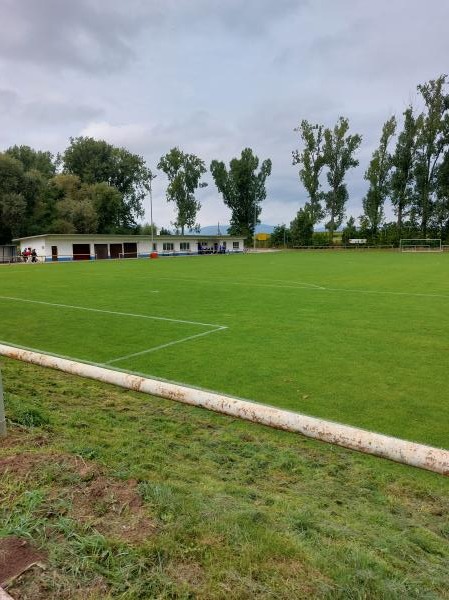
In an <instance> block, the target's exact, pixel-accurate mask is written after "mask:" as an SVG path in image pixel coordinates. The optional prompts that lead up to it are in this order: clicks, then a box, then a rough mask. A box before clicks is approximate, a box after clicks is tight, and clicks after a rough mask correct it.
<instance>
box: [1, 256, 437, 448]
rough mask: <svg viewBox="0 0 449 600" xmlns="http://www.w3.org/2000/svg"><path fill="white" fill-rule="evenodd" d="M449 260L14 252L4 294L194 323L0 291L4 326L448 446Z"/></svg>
mask: <svg viewBox="0 0 449 600" xmlns="http://www.w3.org/2000/svg"><path fill="white" fill-rule="evenodd" d="M448 267H449V255H448V254H431V255H426V254H417V255H410V254H400V253H390V252H385V253H382V252H366V253H362V252H354V251H348V252H344V251H342V252H338V253H337V252H335V253H331V252H322V253H320V252H310V253H294V252H290V253H289V252H284V253H275V254H264V255H240V256H212V257H197V258H190V259H185V258H179V259H161V260H159V261H150V260H147V261H145V260H140V261H120V262H115V261H114V262H112V261H111V262H106V261H104V262H95V263H73V264H47V265H17V266H11V267H10V266H7V267H3V268H1V269H0V296H10V297H13V298H19V299H30V300H38V301H42V302H51V303H56V304H67V305H72V306H82V307H90V308H95V309H100V310H107V311H116V312H124V313H134V314H135V313H138V314H141V315H152V316H157V317H164V318H169V319H178V320H187V321H192V322H195V323H190V324H188V323H178V322H174V321H158V320H151V319H143V318H140V317H136V316H124V315H117V314H110V313H101V312H88V311H80V310H77V309H75V308H64V307H55V306H48V305H44V304H31V303H24V302H21V301H19V300H5V299H0V310H1V321H0V339H1V340H4V341H6V342H9V343H11V344H18V345H23V346H26V347H31V348H36V349H40V350H43V351H46V352H50V353H56V354H61V355H64V356H70V357H73V358H79V359H82V360H86V361H91V362H95V363H104V362H108V361H110V360H113V361H114V362H113V366H116V367H117V368H122V369H125V370H130V371H135V372H141V373H145V374H148V375H153V376H155V377H159V378H165V379H168V380H173V381H178V382H183V383H187V384H190V385H194V386H201V387H205V388H208V389H212V390H216V391H221V392H225V393H229V394H232V395H237V396H241V397H246V398H249V399H252V400H255V401H260V402H265V403H269V404H273V405H276V406H280V407H284V408H288V409H292V410H296V411H302V412H304V413H307V414H311V415H315V416H320V417H324V418H328V419H333V420H336V421H339V422H343V423H346V424H352V425H356V426H361V427H364V428H367V429H372V430H376V431H380V432H383V433H387V434H391V435H396V436H399V437H403V438H407V439H412V440H416V441H420V442H425V443H429V444H433V445H438V446H442V447H446V448H447V447H448V436H447V431H448V422H449V404H448V402H447V398H448V392H449V384H448V378H447V363H448V361H447V357H448V351H449V310H448V308H449V277H448ZM320 287H322V288H325V289H320ZM203 324H211V325H210V326H209V325H203ZM215 325H219V326H223V327H226V329H222V330H219V331H213V329H214V326H215ZM207 332H209V333H207ZM203 333H207V335H204V336H201V334H203ZM198 335H200V337H194V338H193V339H191V340H187V341H185V342H182V343H179V344H175V345H169V346H166V347H164V348H162V349H159V350H157V351H154V352H150V353H144V354H141V355H138V356H135V357H132V358H128V359H122V360H116V359H117V358H120V357H123V356H128V355H130V354H135V353H139V352H141V351H145V350H148V349H150V348H155V347H158V346H161V345H163V346H164V345H165V344H170V343H171V342H173V341H177V340H182V339H184V338H186V337H191V336H198Z"/></svg>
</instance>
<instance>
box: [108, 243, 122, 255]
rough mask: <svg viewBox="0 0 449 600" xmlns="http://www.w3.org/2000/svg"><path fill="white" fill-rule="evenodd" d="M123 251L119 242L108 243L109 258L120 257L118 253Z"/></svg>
mask: <svg viewBox="0 0 449 600" xmlns="http://www.w3.org/2000/svg"><path fill="white" fill-rule="evenodd" d="M122 253H123V247H122V245H121V244H109V254H110V256H111V258H120V254H122Z"/></svg>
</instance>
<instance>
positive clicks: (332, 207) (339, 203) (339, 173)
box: [324, 117, 362, 243]
mask: <svg viewBox="0 0 449 600" xmlns="http://www.w3.org/2000/svg"><path fill="white" fill-rule="evenodd" d="M348 130H349V121H348V119H346V118H344V117H340V118H339V120H338V122H337V124H336V125H335V127H334V128H333V129H326V130H325V131H324V162H325V164H326V166H327V168H328V172H327V181H328V183H329V186H330V190H329V191H328V192H325V194H324V200H325V205H326V216H327V217H328V218H329V220H328V222H327V223H326V229H327V230H328V232H329V242H330V243H332V241H333V236H334V231H335V230H336V229H338V228H339V227H340V225H341V224H342V222H343V218H344V214H345V204H346V202H347V200H348V190H347V187H346V184H345V182H344V180H345V176H346V173H347V172H348V171H349V169H351V168H353V167H356V166H357V165H358V164H359V161H358V160H357V159H355V158H354V154H355V152H356V150H357V149H358V147H359V146H360V144H361V143H362V138H361V136H360V135H358V134H354V135H349V134H348Z"/></svg>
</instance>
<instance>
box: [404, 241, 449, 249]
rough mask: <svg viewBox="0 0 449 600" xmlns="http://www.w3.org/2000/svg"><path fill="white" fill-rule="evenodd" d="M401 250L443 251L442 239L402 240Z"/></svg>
mask: <svg viewBox="0 0 449 600" xmlns="http://www.w3.org/2000/svg"><path fill="white" fill-rule="evenodd" d="M399 248H400V250H401V252H442V251H443V246H442V245H441V240H437V239H431V240H428V239H423V240H420V239H410V240H401V241H400V244H399Z"/></svg>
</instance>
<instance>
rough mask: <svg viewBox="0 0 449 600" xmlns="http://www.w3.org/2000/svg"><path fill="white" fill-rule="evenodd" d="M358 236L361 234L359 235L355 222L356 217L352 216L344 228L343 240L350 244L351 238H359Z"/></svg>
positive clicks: (344, 242)
mask: <svg viewBox="0 0 449 600" xmlns="http://www.w3.org/2000/svg"><path fill="white" fill-rule="evenodd" d="M358 237H359V236H358V231H357V226H356V224H355V219H354V217H350V218H349V219H348V222H347V223H346V226H345V228H344V229H343V234H342V236H341V241H342V242H343V244H349V240H351V239H357V238H358Z"/></svg>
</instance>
